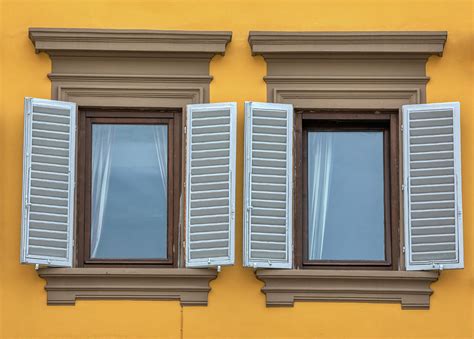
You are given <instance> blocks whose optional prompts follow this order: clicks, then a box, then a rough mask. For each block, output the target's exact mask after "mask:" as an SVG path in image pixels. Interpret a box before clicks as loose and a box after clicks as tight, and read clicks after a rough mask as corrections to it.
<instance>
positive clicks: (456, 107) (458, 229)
mask: <svg viewBox="0 0 474 339" xmlns="http://www.w3.org/2000/svg"><path fill="white" fill-rule="evenodd" d="M402 111H403V184H404V192H403V193H404V194H403V196H404V233H405V235H404V241H405V243H404V249H405V266H406V269H407V270H409V271H416V270H433V269H438V270H442V269H460V268H463V267H464V249H463V221H462V177H461V140H460V138H461V126H460V104H459V102H447V103H433V104H419V105H404V106H402ZM436 111H440V112H446V111H451V112H452V117H453V123H452V127H453V151H452V154H453V164H454V168H453V179H454V182H453V187H454V208H453V209H454V220H455V225H454V226H455V227H454V236H455V242H454V243H455V251H456V258H455V259H446V260H439V259H436V258H434V257H433V259H431V260H430V259H425V260H417V261H415V260H412V256H413V251H412V243H413V236H412V233H411V230H412V223H411V211H412V208H411V207H412V202H411V189H412V187H411V182H410V146H411V144H410V135H411V131H412V130H411V127H410V114H411V113H416V112H431V113H433V112H436ZM430 152H437V150H430ZM438 152H439V151H438ZM445 152H446V151H445ZM433 210H435V211H436V209H433ZM440 227H441V226H440ZM431 234H432V235H434V234H435V233H431ZM428 236H429V234H428ZM439 251H442V250H439ZM432 253H433V255H435V254H436V251H433V252H432Z"/></svg>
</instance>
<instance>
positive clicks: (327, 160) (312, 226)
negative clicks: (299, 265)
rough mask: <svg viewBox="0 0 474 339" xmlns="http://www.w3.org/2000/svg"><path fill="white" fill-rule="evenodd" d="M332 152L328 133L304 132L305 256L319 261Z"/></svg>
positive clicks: (321, 250)
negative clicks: (305, 156) (305, 176)
mask: <svg viewBox="0 0 474 339" xmlns="http://www.w3.org/2000/svg"><path fill="white" fill-rule="evenodd" d="M332 152H333V135H332V133H331V132H309V133H308V241H309V244H308V255H309V259H310V260H318V259H322V256H323V248H324V231H325V228H326V215H327V209H328V200H329V188H330V181H331V169H332Z"/></svg>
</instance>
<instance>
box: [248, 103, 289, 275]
mask: <svg viewBox="0 0 474 339" xmlns="http://www.w3.org/2000/svg"><path fill="white" fill-rule="evenodd" d="M244 173H245V174H244V175H245V192H244V266H247V267H254V268H257V267H267V268H291V267H292V255H293V249H292V218H293V205H292V204H293V199H292V198H293V106H292V105H285V104H270V103H256V102H247V103H246V104H245V170H244Z"/></svg>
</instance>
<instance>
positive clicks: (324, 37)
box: [248, 31, 447, 58]
mask: <svg viewBox="0 0 474 339" xmlns="http://www.w3.org/2000/svg"><path fill="white" fill-rule="evenodd" d="M446 39H447V32H445V31H432V32H406V31H401V32H388V31H387V32H369V31H367V32H265V31H251V32H250V33H249V38H248V41H249V43H250V47H251V50H252V54H253V55H263V56H264V57H265V58H267V57H272V56H277V55H288V54H290V55H293V56H294V55H295V54H299V55H304V54H328V53H329V54H337V55H340V54H357V53H362V54H364V55H367V54H381V55H383V54H394V55H411V56H416V55H419V56H424V57H428V56H430V55H438V56H441V55H442V54H443V49H444V44H445V42H446Z"/></svg>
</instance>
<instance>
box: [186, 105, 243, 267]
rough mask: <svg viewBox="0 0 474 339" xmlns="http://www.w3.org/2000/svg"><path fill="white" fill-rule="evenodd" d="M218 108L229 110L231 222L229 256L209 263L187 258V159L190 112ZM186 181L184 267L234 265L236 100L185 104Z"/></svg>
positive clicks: (188, 163)
mask: <svg viewBox="0 0 474 339" xmlns="http://www.w3.org/2000/svg"><path fill="white" fill-rule="evenodd" d="M210 109H212V110H219V109H229V111H230V138H231V140H230V164H229V165H230V168H231V170H230V173H229V175H230V185H231V186H230V202H229V203H230V206H229V207H230V211H231V224H230V225H229V257H228V258H227V259H222V260H214V261H212V262H211V264H209V263H208V262H207V261H205V260H204V259H203V260H199V261H198V260H196V261H190V260H189V258H188V253H189V244H190V232H189V224H188V222H189V215H190V210H189V208H190V204H189V194H188V186H189V183H190V182H191V178H190V176H191V171H190V167H191V163H190V159H189V155H190V148H189V145H191V112H193V111H195V110H205V111H206V110H210ZM186 115H187V116H186V129H185V131H186V181H185V185H186V187H185V191H186V211H185V213H186V222H185V233H186V237H185V238H186V244H185V245H186V251H185V252H186V260H185V266H186V267H195V268H199V267H217V268H218V270H219V269H220V266H229V265H234V263H235V171H236V147H237V145H236V144H237V103H236V102H221V103H211V104H191V105H186Z"/></svg>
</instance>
